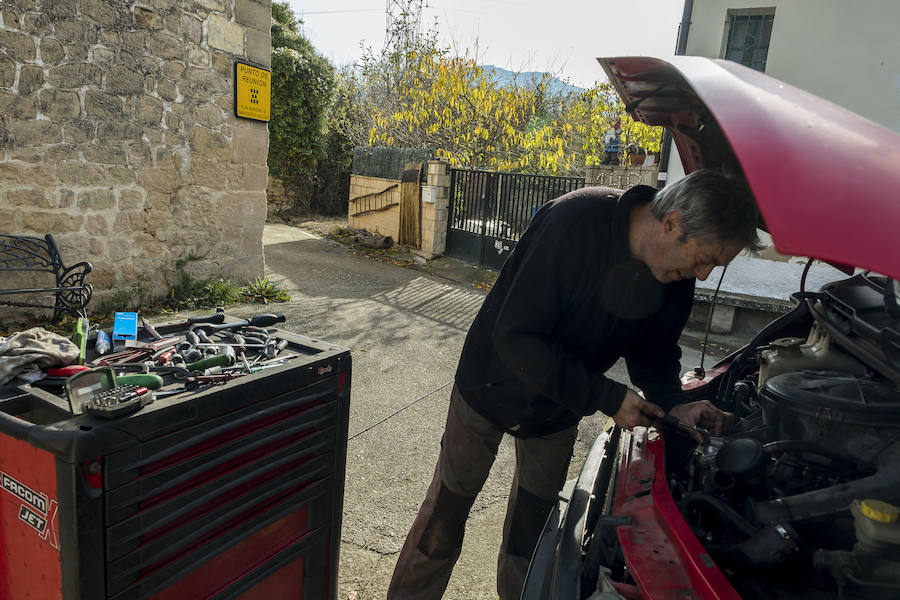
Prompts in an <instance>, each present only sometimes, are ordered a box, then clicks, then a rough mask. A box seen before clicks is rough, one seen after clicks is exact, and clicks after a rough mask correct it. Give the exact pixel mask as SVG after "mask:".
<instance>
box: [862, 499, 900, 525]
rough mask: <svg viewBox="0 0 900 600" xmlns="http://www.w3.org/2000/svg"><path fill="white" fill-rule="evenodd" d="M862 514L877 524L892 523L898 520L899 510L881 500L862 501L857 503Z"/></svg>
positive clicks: (899, 516)
mask: <svg viewBox="0 0 900 600" xmlns="http://www.w3.org/2000/svg"><path fill="white" fill-rule="evenodd" d="M859 509H860V512H862V514H864V515H865V516H867V517H869V518H870V519H872V520H873V521H878V522H879V523H894V522H896V521H897V519H898V518H900V508H897V507H896V506H894V505H893V504H888V503H887V502H882V501H881V500H863V501H862V502H860V503H859Z"/></svg>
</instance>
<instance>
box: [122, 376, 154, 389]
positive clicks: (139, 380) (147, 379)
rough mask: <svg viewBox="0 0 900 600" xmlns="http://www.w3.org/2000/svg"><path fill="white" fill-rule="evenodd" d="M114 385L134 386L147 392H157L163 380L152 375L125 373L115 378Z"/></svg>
mask: <svg viewBox="0 0 900 600" xmlns="http://www.w3.org/2000/svg"><path fill="white" fill-rule="evenodd" d="M116 385H117V386H119V385H136V386H138V387H145V388H147V389H148V390H158V389H159V388H161V387H162V386H163V378H162V377H160V376H159V375H156V374H154V373H126V374H124V375H117V376H116Z"/></svg>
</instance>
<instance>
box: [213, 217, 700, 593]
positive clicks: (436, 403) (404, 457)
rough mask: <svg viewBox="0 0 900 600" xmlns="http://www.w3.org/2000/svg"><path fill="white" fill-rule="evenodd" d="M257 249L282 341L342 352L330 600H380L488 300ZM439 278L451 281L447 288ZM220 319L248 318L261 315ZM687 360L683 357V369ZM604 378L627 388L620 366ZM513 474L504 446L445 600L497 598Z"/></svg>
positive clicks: (294, 252) (271, 231)
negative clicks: (277, 299)
mask: <svg viewBox="0 0 900 600" xmlns="http://www.w3.org/2000/svg"><path fill="white" fill-rule="evenodd" d="M264 244H265V254H266V272H267V275H268V276H269V277H270V278H271V279H273V280H275V281H278V282H280V283H282V284H283V285H284V286H285V287H286V288H287V289H288V291H289V292H290V294H291V296H292V301H291V302H290V303H287V304H280V305H277V308H276V307H272V310H277V311H280V312H284V313H285V315H286V316H287V322H286V323H285V324H284V327H285V329H288V330H291V331H295V332H297V333H301V334H303V335H307V336H310V337H314V338H320V339H323V340H327V341H329V342H332V343H336V344H340V345H342V346H345V347H347V348H349V349H350V351H351V355H352V358H353V380H352V397H351V410H350V440H349V443H348V452H347V480H346V491H345V498H344V516H343V536H342V541H341V563H340V571H339V580H340V589H339V596H338V597H339V598H341V599H347V598H354V599H355V600H371V599H376V598H378V599H380V598H384V596H385V591H386V590H387V585H388V581H389V580H390V575H391V572H392V570H393V567H394V563H395V562H396V559H397V553H398V552H399V550H400V546H401V545H402V543H403V540H404V537H405V535H406V532H407V530H408V528H409V526H410V524H411V523H412V519H413V517H414V515H415V513H416V510H417V509H418V507H419V504H420V503H421V501H422V499H423V498H424V495H425V489H426V488H427V486H428V483H429V482H430V480H431V475H432V470H433V468H434V463H435V460H436V458H437V453H438V447H439V442H440V438H441V433H442V431H443V425H444V419H445V417H446V409H447V402H448V399H449V394H450V384H451V382H452V380H453V374H454V372H455V370H456V362H457V360H458V358H459V353H460V350H461V349H462V345H463V341H464V339H465V335H466V331H467V329H468V326H469V324H470V323H471V321H472V319H473V318H474V316H475V313H476V312H477V311H478V308H479V307H480V305H481V302H482V300H483V298H484V295H485V293H484V292H482V291H481V290H479V289H477V288H475V287H473V286H472V285H471V284H470V283H468V282H467V281H466V277H467V276H466V273H473V274H474V270H473V269H471V267H466V266H465V265H461V264H460V265H452V264H451V265H450V266H449V268H448V265H447V264H446V263H444V264H443V265H441V267H440V271H439V272H440V273H442V275H440V276H439V275H434V274H433V273H434V272H436V269H434V268H431V267H422V269H424V270H425V271H429V270H430V271H432V274H430V273H427V272H423V270H417V269H411V268H402V267H398V266H394V265H390V264H385V263H380V262H376V261H373V260H371V259H368V258H365V257H361V256H358V255H355V254H352V253H350V252H348V251H347V250H346V249H344V248H341V247H338V246H336V245H334V244H332V243H330V242H328V241H326V240H322V239H319V238H316V237H314V236H312V235H310V234H308V233H306V232H304V231H302V230H299V229H297V228H293V227H289V226H287V225H275V224H270V225H267V226H266V230H265V236H264ZM445 260H447V259H445ZM448 273H455V274H454V275H449V277H451V279H448V278H447V276H448V275H447V274H448ZM456 274H458V276H457V275H456ZM454 280H455V281H454ZM229 312H230V313H233V314H236V315H243V314H248V315H249V314H254V313H256V312H259V307H258V306H255V307H246V308H244V307H240V308H231V309H229ZM696 360H697V355H696V353H695V352H691V351H690V350H688V352H687V356H686V358H685V360H684V361H683V362H684V364H688V365H693V364H694V362H695V361H696ZM611 375H612V376H613V377H614V378H616V379H618V380H620V381H627V374H626V373H625V370H624V369H623V368H621V365H617V366H616V367H615V368H614V369H613V371H612V372H611ZM404 407H407V408H404ZM400 409H403V410H402V411H401V412H399V413H398V412H397V411H398V410H400ZM394 413H396V414H394ZM391 415H393V416H391ZM386 417H390V418H387V419H386V420H385V418H386ZM605 419H606V417H604V416H603V415H595V416H593V417H591V418H587V419H585V420H584V421H583V422H582V425H581V427H580V430H579V436H578V441H577V442H576V448H575V458H574V459H573V462H572V466H571V467H570V474H571V475H572V476H574V475H575V474H577V472H578V470H579V468H580V466H581V463H582V462H583V460H584V457H585V456H586V454H587V452H588V450H589V449H590V445H591V443H592V442H593V439H594V437H595V436H596V435H597V433H598V432H599V431H600V429H601V427H602V425H603V423H604V421H605ZM513 466H514V456H513V445H512V442H511V440H509V439H505V440H504V442H503V443H502V444H501V446H500V451H499V454H498V457H497V461H496V463H495V465H494V468H493V470H492V472H491V476H490V477H489V478H488V481H487V483H486V485H485V487H484V489H483V491H482V492H481V494H480V495H479V496H478V499H477V501H476V503H475V505H474V507H473V509H472V515H471V518H470V519H469V522H468V526H467V528H466V537H465V542H464V545H463V551H462V557H461V558H460V561H459V564H458V565H457V568H456V570H455V571H454V573H453V577H452V579H451V580H450V586H449V588H448V591H447V594H446V595H445V598H448V599H452V600H478V599H491V600H493V599H495V598H497V594H496V592H495V585H494V574H495V564H496V554H497V550H498V549H499V545H500V532H501V530H502V526H503V516H504V511H505V506H506V499H507V497H508V494H509V486H510V484H511V481H512V470H513Z"/></svg>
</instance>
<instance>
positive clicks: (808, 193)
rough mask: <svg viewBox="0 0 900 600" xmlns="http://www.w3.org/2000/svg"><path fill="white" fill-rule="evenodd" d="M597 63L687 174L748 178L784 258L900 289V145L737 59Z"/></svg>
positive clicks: (881, 131) (640, 59)
mask: <svg viewBox="0 0 900 600" xmlns="http://www.w3.org/2000/svg"><path fill="white" fill-rule="evenodd" d="M598 60H599V62H600V64H601V66H602V67H603V70H604V71H606V74H607V76H608V77H609V80H610V81H611V82H612V84H613V85H614V86H615V88H616V90H617V91H618V93H619V96H620V97H621V98H622V100H623V101H624V102H625V106H626V110H628V112H629V114H630V115H631V116H632V117H633V118H634V119H635V120H637V121H642V122H644V123H647V124H648V125H662V126H664V127H665V128H666V129H667V130H668V131H669V132H670V133H671V135H672V137H673V139H674V140H675V144H676V145H677V147H678V152H679V154H680V155H681V159H682V163H683V164H684V169H685V172H687V173H690V172H691V171H693V170H695V169H699V168H701V167H718V166H723V167H726V168H729V169H731V170H732V171H733V172H735V173H740V174H742V175H743V176H744V177H745V178H746V180H747V183H748V184H749V186H750V189H751V190H752V191H753V194H754V196H755V198H756V202H757V204H758V206H759V209H760V212H761V214H762V218H763V220H764V221H765V226H766V229H767V230H768V231H769V233H770V234H771V235H772V239H773V241H774V242H775V247H776V249H777V250H778V251H779V252H781V253H782V254H792V255H799V256H811V257H814V258H819V259H822V260H825V261H828V262H830V263H832V264H837V265H846V266H854V267H862V268H864V269H871V270H873V271H876V272H879V273H882V274H884V275H888V276H889V277H892V278H895V279H900V258H898V257H900V199H898V194H900V136H898V135H897V134H895V133H893V132H892V131H890V130H889V129H886V128H884V127H882V126H881V125H878V124H876V123H873V122H872V121H869V120H867V119H864V118H863V117H860V116H859V115H857V114H855V113H853V112H851V111H849V110H846V109H844V108H841V107H839V106H836V105H834V104H832V103H830V102H828V101H826V100H823V99H821V98H819V97H818V96H814V95H813V94H810V93H807V92H804V91H802V90H800V89H797V88H795V87H792V86H790V85H788V84H786V83H782V82H781V81H778V80H777V79H774V78H772V77H769V76H768V75H765V74H764V73H760V72H758V71H754V70H752V69H748V68H746V67H744V66H742V65H739V64H737V63H734V62H731V61H725V60H712V59H707V58H701V57H694V56H675V57H671V58H668V59H666V60H662V59H658V58H649V57H622V58H600V59H598ZM861 93H863V92H862V91H861Z"/></svg>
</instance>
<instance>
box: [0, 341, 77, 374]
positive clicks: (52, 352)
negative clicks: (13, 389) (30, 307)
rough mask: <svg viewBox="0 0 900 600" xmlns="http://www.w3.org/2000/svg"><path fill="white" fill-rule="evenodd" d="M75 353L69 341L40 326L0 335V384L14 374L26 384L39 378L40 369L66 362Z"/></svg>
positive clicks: (74, 347) (71, 359)
mask: <svg viewBox="0 0 900 600" xmlns="http://www.w3.org/2000/svg"><path fill="white" fill-rule="evenodd" d="M78 352H79V349H78V346H76V345H75V344H73V343H72V342H71V341H69V340H68V339H66V338H64V337H63V336H61V335H58V334H56V333H53V332H52V331H47V330H46V329H44V328H42V327H32V328H31V329H26V330H25V331H21V332H19V333H14V334H13V335H11V336H9V337H0V385H6V383H7V382H9V381H10V380H12V379H13V378H14V377H16V376H19V377H20V378H22V379H24V380H25V381H26V382H29V383H31V382H33V381H37V380H39V379H43V378H44V373H43V371H42V370H41V369H46V368H48V367H57V366H65V365H70V364H72V363H73V362H75V361H76V360H77V359H78Z"/></svg>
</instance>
